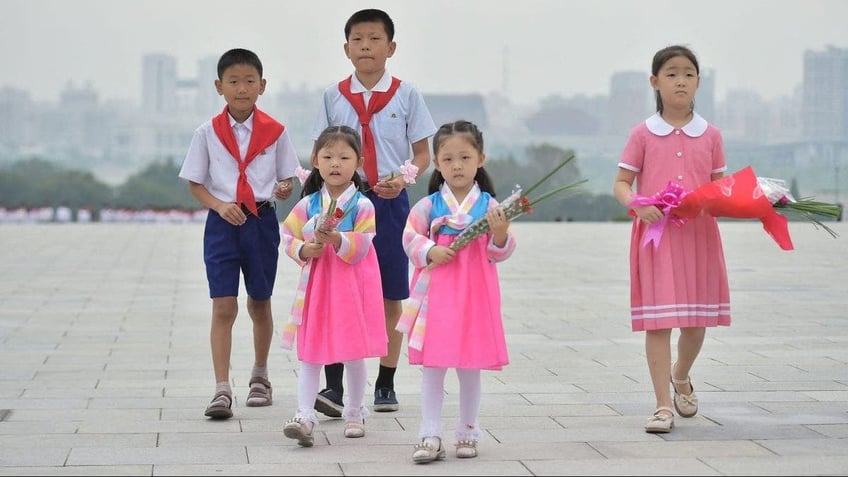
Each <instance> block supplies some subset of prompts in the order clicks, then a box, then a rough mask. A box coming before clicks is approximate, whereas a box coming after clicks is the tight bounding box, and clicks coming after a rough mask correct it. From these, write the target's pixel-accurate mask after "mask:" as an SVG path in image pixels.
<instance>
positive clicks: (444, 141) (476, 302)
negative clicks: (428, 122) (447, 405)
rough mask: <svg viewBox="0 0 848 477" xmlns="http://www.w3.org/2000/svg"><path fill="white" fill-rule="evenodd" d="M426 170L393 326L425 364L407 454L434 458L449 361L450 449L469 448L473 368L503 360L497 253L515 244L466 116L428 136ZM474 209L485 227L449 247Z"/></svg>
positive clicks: (466, 452)
mask: <svg viewBox="0 0 848 477" xmlns="http://www.w3.org/2000/svg"><path fill="white" fill-rule="evenodd" d="M433 155H434V164H435V171H434V172H433V174H432V176H431V178H430V184H429V193H430V195H428V196H427V197H424V198H423V199H421V200H420V201H418V203H416V204H415V206H414V207H413V208H412V210H411V211H410V214H409V218H408V219H407V222H406V227H405V229H404V232H403V247H404V250H405V251H406V254H407V255H409V258H410V260H411V261H412V265H413V266H414V267H415V270H414V272H413V276H412V294H411V296H410V299H409V300H408V301H407V304H406V306H405V308H404V311H403V315H402V316H401V320H400V323H399V324H398V327H397V329H398V331H402V332H405V333H409V336H408V352H409V362H410V364H419V365H422V366H423V367H424V369H423V379H422V385H421V425H420V428H419V433H418V437H419V438H420V439H421V443H419V444H417V445H416V446H415V450H414V452H413V455H412V459H413V461H414V462H417V463H424V462H430V461H433V460H436V459H443V458H444V457H445V451H444V449H443V448H442V442H441V441H442V426H441V417H442V405H443V402H444V381H445V375H446V373H447V369H448V368H456V374H457V377H458V378H459V387H460V396H459V400H460V403H459V404H460V410H459V414H460V415H459V422H458V423H457V427H456V433H455V437H456V440H457V444H456V447H457V450H456V456H457V457H460V458H468V457H476V456H477V441H478V440H479V439H480V436H481V434H480V429H479V426H478V423H477V418H478V415H479V412H480V393H481V384H480V370H481V369H491V370H499V369H501V368H502V367H503V366H504V365H506V364H508V363H509V356H508V354H507V350H506V339H505V336H504V329H503V322H502V319H501V294H500V284H499V282H498V270H497V265H496V264H497V262H501V261H503V260H506V259H507V258H508V257H509V256H510V255H511V254H512V252H513V250H514V249H515V239H514V237H513V235H512V233H511V232H510V231H509V221H508V220H507V219H506V216H505V215H504V212H503V209H502V208H501V207H499V205H498V202H497V201H496V200H495V199H494V197H493V195H494V187H493V186H492V181H491V179H490V178H489V176H488V174H487V173H486V171H485V170H484V169H483V163H484V162H485V161H486V155H485V154H484V153H483V134H482V133H481V132H480V130H479V129H478V128H477V126H475V125H474V124H472V123H470V122H468V121H457V122H454V123H449V124H445V125H443V126H442V127H441V128H439V130H438V131H437V132H436V135H435V136H434V137H433ZM482 217H486V219H487V220H488V221H489V226H490V230H489V232H488V233H486V234H483V235H481V236H480V237H478V238H477V239H475V240H474V241H473V242H472V243H471V244H470V245H468V246H466V247H465V248H463V249H461V250H459V251H454V250H452V249H451V248H450V245H451V243H452V242H453V241H454V239H455V238H456V236H457V234H458V233H459V232H461V231H462V230H463V229H465V228H466V227H467V226H469V225H470V224H471V223H472V222H474V221H475V220H477V219H480V218H482Z"/></svg>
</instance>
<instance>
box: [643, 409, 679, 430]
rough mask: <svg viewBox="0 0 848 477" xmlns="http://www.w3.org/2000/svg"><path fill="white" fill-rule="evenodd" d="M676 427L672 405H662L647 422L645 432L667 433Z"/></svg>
mask: <svg viewBox="0 0 848 477" xmlns="http://www.w3.org/2000/svg"><path fill="white" fill-rule="evenodd" d="M672 429H674V411H672V410H671V408H670V407H666V406H660V407H658V408H657V410H656V411H654V414H653V415H652V416H651V418H650V419H648V422H647V423H646V424H645V432H649V433H651V434H665V433H667V432H671V430H672Z"/></svg>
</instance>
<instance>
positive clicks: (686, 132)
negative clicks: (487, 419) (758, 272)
mask: <svg viewBox="0 0 848 477" xmlns="http://www.w3.org/2000/svg"><path fill="white" fill-rule="evenodd" d="M618 165H619V167H622V168H624V169H628V170H631V171H633V172H636V173H637V176H636V193H637V194H639V195H641V196H652V195H654V194H656V193H657V192H659V191H661V190H663V189H665V187H666V186H667V185H668V183H669V182H670V181H672V182H675V183H678V184H680V185H682V186H683V188H684V190H686V191H691V190H694V189H696V188H698V187H699V186H701V185H704V184H706V183H709V182H710V175H711V174H713V173H718V172H724V171H725V170H726V169H727V166H726V163H725V157H724V145H723V143H722V138H721V133H720V132H719V130H718V129H717V128H715V127H714V126H712V125H710V124H708V123H707V121H706V120H704V119H703V118H702V117H701V116H699V115H698V114H695V115H694V117H693V118H692V121H690V122H689V124H687V125H686V126H684V127H682V128H674V127H672V126H671V125H670V124H668V123H666V122H665V120H663V119H662V117H661V116H660V115H659V114H655V115H654V116H651V117H650V118H648V119H647V120H646V121H645V122H643V123H641V124H639V125H637V126H636V127H634V128H633V130H632V131H631V133H630V136H629V138H628V139H627V144H626V145H625V147H624V152H623V153H622V156H621V162H619V164H618ZM647 228H648V226H647V225H646V224H645V223H644V222H642V221H641V220H639V219H638V218H635V219H634V220H633V228H632V231H631V238H630V304H631V324H632V329H633V331H645V330H657V329H669V328H685V327H713V326H729V325H730V291H729V288H728V284H727V268H726V266H725V262H724V250H723V249H722V244H721V235H720V233H719V229H718V223H717V222H716V219H715V218H714V217H711V216H700V217H697V218H694V219H690V220H688V221H687V222H686V223H684V224H683V225H682V226H680V227H677V226H675V225H673V224H670V223H669V224H667V225H666V226H665V228H664V230H663V234H662V237H661V239H660V241H659V246H658V247H657V248H656V249H655V248H654V246H653V245H652V244H650V243H649V244H647V245H645V246H643V245H642V238H643V235H644V234H645V232H646V230H647Z"/></svg>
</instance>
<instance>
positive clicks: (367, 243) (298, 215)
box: [282, 126, 388, 447]
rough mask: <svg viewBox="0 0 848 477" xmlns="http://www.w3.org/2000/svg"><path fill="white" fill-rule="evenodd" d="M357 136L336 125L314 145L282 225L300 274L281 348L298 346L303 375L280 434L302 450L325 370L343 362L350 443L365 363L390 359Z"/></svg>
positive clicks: (356, 432)
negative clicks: (304, 176) (299, 188)
mask: <svg viewBox="0 0 848 477" xmlns="http://www.w3.org/2000/svg"><path fill="white" fill-rule="evenodd" d="M362 161H363V157H362V148H361V143H360V140H359V135H358V133H357V132H356V131H355V130H353V129H351V128H349V127H347V126H332V127H329V128H327V129H325V130H324V131H323V132H322V133H321V135H320V136H319V137H318V139H316V141H315V146H314V149H313V153H312V159H311V163H312V167H313V170H312V172H311V174H310V175H309V177H308V178H307V179H306V182H305V183H304V185H303V192H302V194H301V197H302V198H301V199H300V201H299V202H298V203H297V204H296V205H295V206H294V208H292V210H291V212H290V213H289V215H288V217H286V219H285V221H283V225H282V246H283V248H284V250H285V252H286V254H287V255H288V256H289V257H291V258H292V260H294V261H295V262H296V263H297V264H298V265H300V266H301V267H302V271H301V277H300V283H299V285H298V289H297V291H296V292H295V303H294V306H293V307H292V317H291V319H290V320H289V323H288V325H287V326H286V329H285V330H284V331H283V347H284V348H291V347H292V345H293V344H294V341H295V338H296V340H297V357H298V359H299V360H300V372H299V374H298V384H297V413H296V414H295V416H294V417H293V418H292V419H290V420H289V421H288V422H287V423H286V425H285V427H284V428H283V433H284V434H285V435H286V437H289V438H291V439H297V441H298V444H300V445H301V446H303V447H311V446H312V445H313V442H314V439H313V431H314V429H315V428H316V427H317V425H318V417H317V415H316V413H315V409H314V405H315V397H316V396H317V395H318V389H319V376H320V372H321V368H322V366H324V365H325V364H330V363H344V366H345V369H346V370H347V373H346V374H347V388H348V390H349V391H350V392H348V394H347V396H346V398H347V402H346V403H345V405H344V409H343V411H342V418H344V419H345V420H346V422H345V428H344V436H345V437H362V436H364V435H365V417H366V416H367V414H368V411H367V409H366V408H365V406H364V404H363V402H364V399H365V386H366V381H367V372H366V367H365V358H379V357H380V356H385V354H386V352H387V351H386V348H387V343H388V337H387V336H386V324H385V319H384V314H383V294H382V289H381V281H380V269H379V266H378V264H377V255H376V252H375V251H374V247H373V245H372V243H371V242H372V240H373V238H374V234H375V221H374V206H373V205H372V204H371V201H370V200H369V199H368V198H367V197H366V196H365V195H363V194H362V192H361V191H360V189H361V186H362V181H361V180H360V178H359V174H357V173H356V170H357V168H359V167H361V166H362Z"/></svg>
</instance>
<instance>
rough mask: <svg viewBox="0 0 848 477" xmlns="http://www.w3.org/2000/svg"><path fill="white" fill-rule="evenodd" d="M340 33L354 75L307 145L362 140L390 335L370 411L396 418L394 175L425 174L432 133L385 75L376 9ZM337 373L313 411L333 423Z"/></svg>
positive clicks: (390, 45) (397, 209) (398, 302)
mask: <svg viewBox="0 0 848 477" xmlns="http://www.w3.org/2000/svg"><path fill="white" fill-rule="evenodd" d="M344 33H345V44H344V51H345V55H346V56H347V57H348V58H349V59H350V61H351V63H353V67H354V70H355V71H354V74H352V75H351V76H349V77H347V78H345V79H343V80H342V81H340V82H339V83H338V84H334V85H332V86H330V87H328V88H327V89H326V90H325V91H324V94H323V96H322V101H321V112H320V114H319V115H318V119H317V121H316V122H315V129H313V131H312V138H313V140H314V139H317V138H318V135H319V134H320V133H321V131H323V130H324V129H325V128H327V127H328V126H339V125H345V126H350V127H352V128H354V129H356V130H357V131H358V132H359V133H360V135H361V136H362V143H363V144H362V149H363V155H364V156H365V163H364V166H363V170H360V172H359V173H360V174H361V175H362V177H363V179H364V182H366V189H367V190H368V192H367V195H368V198H369V199H371V201H372V202H373V203H374V207H375V210H376V222H377V235H376V237H375V238H374V247H375V249H376V251H377V260H378V261H379V263H380V274H381V276H382V284H383V302H384V306H385V314H386V331H387V333H388V335H389V348H388V355H387V356H384V357H383V358H380V371H379V374H378V375H377V380H376V382H375V385H374V388H375V390H374V410H375V411H377V412H386V411H397V409H398V401H397V396H396V394H395V390H394V375H395V370H396V369H397V364H398V359H399V358H400V351H401V346H402V345H403V334H402V333H400V332H398V331H396V330H395V326H397V322H398V319H399V318H400V315H401V311H402V303H403V300H404V299H406V298H409V259H408V257H407V256H406V254H405V252H404V250H403V243H402V235H403V228H404V226H405V224H406V218H407V215H409V196H408V195H407V192H406V189H405V186H406V182H405V181H404V177H403V175H402V174H400V173H399V171H400V166H401V165H403V163H404V162H405V161H407V160H410V159H411V160H412V164H414V165H415V166H417V167H418V173H419V174H423V173H424V171H426V170H427V167H429V165H430V150H429V144H428V138H430V137H431V136H433V134H435V133H436V125H435V124H434V123H433V118H432V117H430V112H429V110H428V109H427V106H426V105H425V104H424V98H423V96H422V95H421V93H420V92H419V91H418V90H417V89H416V88H415V86H413V85H411V84H410V83H407V82H402V81H400V80H399V79H397V78H394V77H392V75H391V74H389V71H388V70H387V69H386V60H387V59H389V58H391V57H392V55H393V54H394V53H395V48H396V47H397V45H396V44H395V42H394V36H395V26H394V22H393V21H392V19H391V18H390V17H389V15H388V14H387V13H386V12H384V11H382V10H377V9H366V10H360V11H358V12H356V13H354V14H353V15H352V16H351V17H350V18H349V19H348V21H347V23H346V24H345V28H344ZM410 150H411V153H410ZM410 155H411V156H412V157H410ZM381 178H382V179H381ZM343 371H344V367H343V365H342V364H341V363H337V364H331V365H327V366H325V368H324V373H325V375H326V378H327V388H326V389H324V390H323V391H321V392H320V393H319V394H318V399H317V400H316V401H315V409H317V410H318V411H320V412H322V413H324V414H326V415H328V416H331V417H340V416H341V412H342V408H343V407H344V405H343V400H342V396H343V394H344V386H343V385H342V374H343Z"/></svg>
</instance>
